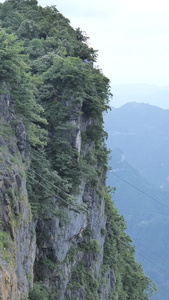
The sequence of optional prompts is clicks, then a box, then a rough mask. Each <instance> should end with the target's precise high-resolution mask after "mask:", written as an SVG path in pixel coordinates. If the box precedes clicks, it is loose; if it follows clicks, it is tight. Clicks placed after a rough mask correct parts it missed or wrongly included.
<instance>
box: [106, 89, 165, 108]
mask: <svg viewBox="0 0 169 300" xmlns="http://www.w3.org/2000/svg"><path fill="white" fill-rule="evenodd" d="M112 91H113V101H112V106H113V107H120V106H122V105H123V104H125V103H126V102H133V101H136V102H141V103H142V102H144V103H146V102H147V103H151V105H156V106H159V103H160V107H162V108H164V109H167V108H168V102H169V86H157V85H150V84H116V85H113V86H112Z"/></svg>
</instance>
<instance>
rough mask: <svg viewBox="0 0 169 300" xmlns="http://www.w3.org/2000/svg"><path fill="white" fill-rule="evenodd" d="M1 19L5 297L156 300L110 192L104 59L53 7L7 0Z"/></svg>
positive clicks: (1, 268) (0, 250) (0, 246)
mask: <svg viewBox="0 0 169 300" xmlns="http://www.w3.org/2000/svg"><path fill="white" fill-rule="evenodd" d="M0 18H1V24H2V27H3V29H1V32H0V33H1V36H0V41H1V43H0V45H1V46H0V47H1V52H0V55H1V63H0V69H1V75H0V80H1V89H0V92H1V96H0V110H1V111H0V113H1V140H0V142H1V152H0V154H1V165H0V166H1V168H0V170H1V177H0V179H1V181H0V196H1V197H0V200H1V223H0V226H1V232H0V234H1V235H0V254H1V265H0V272H1V283H2V284H1V287H2V288H1V290H0V298H1V299H3V300H6V299H18V300H25V299H30V300H34V299H36V300H38V299H43V300H47V299H59V300H62V299H84V300H85V299H102V300H106V299H113V300H121V299H124V300H125V299H126V300H127V299H130V300H135V299H140V300H141V299H142V300H146V299H149V292H150V293H151V292H152V291H153V290H154V285H153V283H152V282H151V280H150V279H149V278H147V277H146V276H145V275H144V273H143V271H142V268H141V266H140V265H139V264H137V263H136V262H135V259H134V247H133V246H132V245H131V239H130V238H129V236H128V235H127V234H126V233H125V232H124V229H125V222H124V220H123V217H122V216H120V215H119V214H118V212H117V210H116V209H115V208H114V205H113V202H112V200H111V196H110V194H109V193H108V189H107V188H106V186H105V179H106V171H107V158H108V150H107V149H106V147H105V143H104V140H105V138H106V133H105V131H104V127H103V116H102V115H103V112H105V111H106V110H107V109H108V100H109V96H110V92H109V80H108V79H107V78H106V77H105V76H104V75H103V74H102V72H101V70H99V69H98V68H93V67H92V64H89V63H88V61H89V62H94V61H96V57H97V53H96V51H94V50H93V49H92V48H89V47H88V45H87V38H86V36H85V35H84V34H83V33H82V32H81V31H80V30H79V29H77V30H74V29H73V28H71V27H70V25H69V21H68V20H67V19H66V18H64V17H63V16H62V15H61V14H60V13H59V12H58V11H57V9H56V8H54V7H51V8H49V7H47V8H42V7H40V6H38V5H37V2H36V1H33V0H32V1H22V2H19V1H6V2H5V3H4V4H1V6H0ZM9 21H10V22H9ZM5 28H6V29H7V30H6V29H5ZM6 45H7V46H6ZM84 59H85V60H87V62H84V61H83V60H84ZM4 62H5V63H4Z"/></svg>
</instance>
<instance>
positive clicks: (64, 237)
mask: <svg viewBox="0 0 169 300" xmlns="http://www.w3.org/2000/svg"><path fill="white" fill-rule="evenodd" d="M71 102H72V101H71V100H70V102H68V101H67V102H66V103H65V105H66V106H67V107H69V108H70V118H69V122H70V124H71V125H70V126H71V127H72V132H71V134H70V135H69V136H68V139H69V143H70V144H71V145H72V147H74V148H76V149H77V151H78V153H81V150H82V149H81V146H82V142H81V131H86V129H87V128H88V126H89V125H91V124H92V120H91V118H87V117H84V116H83V115H82V114H81V110H82V103H79V105H78V106H76V107H75V108H74V109H72V107H71ZM72 124H73V126H72ZM93 148H94V142H91V143H90V144H89V143H88V144H86V145H85V146H84V149H83V151H84V153H85V155H86V154H87V153H88V152H89V151H90V150H92V149H93ZM104 184H105V182H103V187H104ZM79 190H80V192H79V194H78V195H76V197H77V204H78V206H85V207H86V209H87V213H86V212H84V211H83V210H82V211H81V212H80V213H76V212H74V211H73V210H70V209H65V210H64V216H60V217H55V218H54V217H52V216H51V215H50V214H48V217H47V220H46V221H44V220H43V221H42V220H39V221H38V223H37V227H36V233H37V256H36V270H35V279H36V280H37V281H40V282H45V284H47V285H48V286H49V287H51V288H52V295H53V296H52V299H58V300H64V299H86V298H85V297H86V295H85V293H84V291H83V289H85V284H86V283H84V287H83V288H82V289H80V288H79V289H78V290H76V289H72V288H71V282H72V276H73V275H72V272H73V270H75V269H76V268H77V267H78V266H79V264H80V263H82V264H83V265H84V267H85V268H86V270H88V271H89V272H91V274H92V275H93V276H94V277H95V278H96V280H97V281H98V282H99V283H101V278H102V275H101V266H102V264H103V253H104V251H103V248H104V241H105V236H104V235H102V234H101V232H102V229H103V228H105V224H106V216H105V201H104V198H103V197H100V196H99V195H98V193H97V192H96V188H92V187H89V185H88V184H87V183H86V182H85V180H83V181H82V183H81V186H80V187H79ZM53 204H54V206H55V208H56V207H57V205H56V203H55V202H53ZM65 219H66V220H65ZM85 230H89V231H90V232H91V236H90V241H91V240H92V241H96V243H97V245H98V249H95V248H94V247H93V250H91V249H90V250H89V251H86V250H85V249H84V248H83V246H82V245H83V243H84V241H85V239H84V232H85ZM87 247H89V248H90V245H87ZM72 249H76V251H75V253H74V255H73V258H72V257H71V255H72V251H73V250H72ZM49 261H50V262H51V261H52V262H53V266H52V265H49ZM55 266H56V267H55ZM79 276H80V274H79ZM113 276H114V277H113ZM112 278H113V279H112ZM115 281H116V278H115V275H114V273H113V275H112V274H110V272H107V273H106V274H105V284H104V285H102V284H100V286H102V287H100V298H99V299H102V300H106V299H108V297H109V293H110V289H113V288H114V286H115Z"/></svg>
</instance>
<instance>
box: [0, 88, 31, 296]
mask: <svg viewBox="0 0 169 300" xmlns="http://www.w3.org/2000/svg"><path fill="white" fill-rule="evenodd" d="M4 88H5V86H4ZM0 116H1V119H0V132H1V138H0V208H1V209H0V220H1V222H0V274H1V279H0V282H1V284H0V298H1V299H13V300H16V299H26V298H27V295H28V292H29V287H30V286H32V285H33V265H34V260H35V251H36V235H35V222H34V221H33V220H32V213H31V209H30V205H29V201H28V194H27V189H26V171H27V168H28V164H29V160H28V151H29V147H28V143H27V138H26V132H25V126H24V124H23V122H22V120H21V119H17V117H16V115H15V112H14V108H13V106H12V103H11V98H10V94H9V93H7V94H2V95H0Z"/></svg>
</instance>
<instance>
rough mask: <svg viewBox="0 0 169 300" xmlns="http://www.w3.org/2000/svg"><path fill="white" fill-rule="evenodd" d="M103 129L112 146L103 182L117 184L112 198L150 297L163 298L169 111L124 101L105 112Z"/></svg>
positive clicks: (167, 262) (167, 259)
mask: <svg viewBox="0 0 169 300" xmlns="http://www.w3.org/2000/svg"><path fill="white" fill-rule="evenodd" d="M105 129H106V131H107V132H108V135H109V138H108V141H107V145H108V148H110V149H111V150H112V151H111V160H110V166H111V167H112V169H113V173H112V172H109V174H108V179H107V184H108V185H110V186H115V187H116V188H117V190H116V192H115V194H114V196H113V200H114V202H115V204H116V206H117V208H118V209H119V212H120V214H122V215H124V217H125V220H126V222H127V233H128V234H129V235H130V236H131V237H132V238H133V241H134V244H135V245H136V250H137V252H139V254H137V256H136V257H137V259H138V261H140V262H141V263H142V265H143V267H144V270H145V272H146V274H147V275H148V276H150V277H151V278H152V279H153V280H154V281H155V282H156V284H157V285H158V288H159V289H160V292H159V294H157V295H155V296H153V297H152V300H166V299H167V295H168V278H169V276H168V274H167V273H169V272H168V268H169V238H168V232H169V110H164V109H161V108H159V107H157V106H152V105H150V104H145V103H136V102H132V103H127V104H125V105H123V106H122V107H120V108H113V109H112V111H110V112H109V113H108V114H107V115H106V116H105ZM143 246H144V247H143ZM148 249H149V250H148ZM154 253H156V255H155V254H154ZM140 254H141V255H140ZM144 257H146V258H147V259H145V258H144ZM151 262H152V263H151ZM157 266H159V268H158V267H157ZM160 268H161V269H160Z"/></svg>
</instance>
